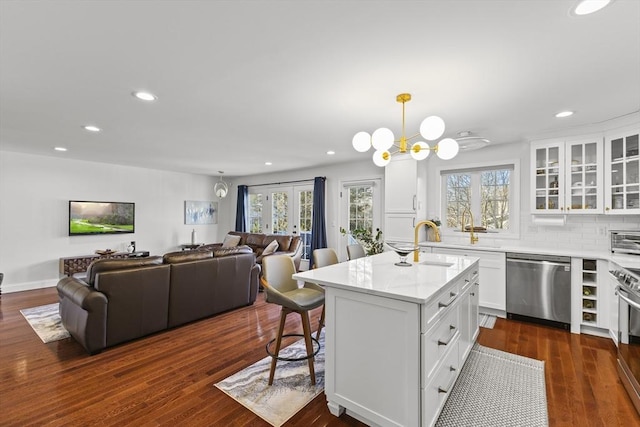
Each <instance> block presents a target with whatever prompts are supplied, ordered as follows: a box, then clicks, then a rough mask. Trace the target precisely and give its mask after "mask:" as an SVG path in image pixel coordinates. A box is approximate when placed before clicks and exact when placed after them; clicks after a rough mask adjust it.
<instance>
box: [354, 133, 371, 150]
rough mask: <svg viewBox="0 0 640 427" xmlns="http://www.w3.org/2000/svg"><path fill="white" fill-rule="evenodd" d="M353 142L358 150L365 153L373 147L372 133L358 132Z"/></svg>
mask: <svg viewBox="0 0 640 427" xmlns="http://www.w3.org/2000/svg"><path fill="white" fill-rule="evenodd" d="M351 144H353V148H354V149H355V150H356V151H358V152H360V153H364V152H365V151H367V150H368V149H369V148H371V135H369V133H367V132H358V133H356V134H355V136H354V137H353V140H352V141H351Z"/></svg>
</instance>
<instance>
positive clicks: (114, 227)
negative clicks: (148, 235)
mask: <svg viewBox="0 0 640 427" xmlns="http://www.w3.org/2000/svg"><path fill="white" fill-rule="evenodd" d="M134 224H135V204H134V203H126V202H90V201H76V200H70V201H69V236H78V235H83V234H127V233H133V232H134V231H135V230H134V228H135V227H134Z"/></svg>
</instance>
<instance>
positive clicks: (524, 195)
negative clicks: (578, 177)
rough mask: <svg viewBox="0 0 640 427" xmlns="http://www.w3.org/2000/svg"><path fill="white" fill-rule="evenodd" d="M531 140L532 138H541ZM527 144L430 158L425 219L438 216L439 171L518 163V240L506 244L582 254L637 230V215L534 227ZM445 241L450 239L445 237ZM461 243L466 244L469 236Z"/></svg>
mask: <svg viewBox="0 0 640 427" xmlns="http://www.w3.org/2000/svg"><path fill="white" fill-rule="evenodd" d="M639 120H640V115H638V114H633V115H629V116H627V117H624V118H622V119H619V120H612V121H610V122H608V123H604V124H598V125H589V126H583V127H580V128H572V129H567V130H563V131H560V132H555V133H547V134H545V135H543V136H541V137H540V138H542V137H544V138H545V139H547V138H560V139H562V138H568V137H575V136H578V135H586V134H593V133H603V132H607V131H609V130H613V129H618V128H620V127H623V128H624V127H627V126H629V125H630V124H637V123H639ZM540 138H538V137H534V138H532V139H540ZM530 157H531V153H530V144H529V142H528V141H523V142H516V143H512V144H499V145H490V146H488V147H486V148H483V149H481V150H477V151H471V152H467V153H465V152H461V153H460V154H459V155H458V156H457V157H456V158H455V159H453V160H449V161H444V160H440V159H438V158H437V157H436V156H433V157H430V158H429V159H428V163H427V164H426V165H425V166H423V167H427V168H428V189H427V204H428V207H427V216H428V217H429V218H432V217H435V216H440V201H439V197H440V190H439V186H440V176H439V173H438V168H455V167H461V166H463V165H464V166H466V165H470V164H477V163H487V162H493V163H494V164H500V163H506V162H510V161H512V160H514V159H519V160H520V186H519V192H520V221H519V239H517V240H516V241H513V240H510V241H508V244H509V245H516V246H517V245H526V246H528V247H545V248H562V249H579V250H585V251H607V250H609V239H610V237H609V231H610V230H621V229H622V230H632V229H635V230H638V229H640V215H604V214H602V215H567V216H566V224H564V225H562V226H554V225H539V224H534V222H533V220H532V215H531V202H530V185H531V181H530V177H531V166H530ZM479 237H480V240H484V241H491V240H499V239H492V237H491V236H490V235H482V234H481V235H480V236H479ZM446 238H449V239H451V238H453V237H451V236H448V237H447V236H445V237H444V238H443V240H445V239H446ZM460 239H461V240H464V241H467V240H468V237H462V238H460Z"/></svg>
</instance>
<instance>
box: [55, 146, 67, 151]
mask: <svg viewBox="0 0 640 427" xmlns="http://www.w3.org/2000/svg"><path fill="white" fill-rule="evenodd" d="M54 150H56V151H67V149H66V148H64V147H55V148H54Z"/></svg>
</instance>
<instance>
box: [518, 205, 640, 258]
mask: <svg viewBox="0 0 640 427" xmlns="http://www.w3.org/2000/svg"><path fill="white" fill-rule="evenodd" d="M520 227H521V228H520V241H521V244H523V245H527V246H533V247H536V246H538V247H547V248H548V247H551V248H562V249H584V250H588V251H608V250H609V249H610V248H609V244H610V241H609V239H610V236H609V231H610V230H640V215H567V219H566V223H565V224H564V225H561V226H560V225H540V224H534V223H533V220H532V216H531V215H530V214H525V215H522V216H521V218H520Z"/></svg>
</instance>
